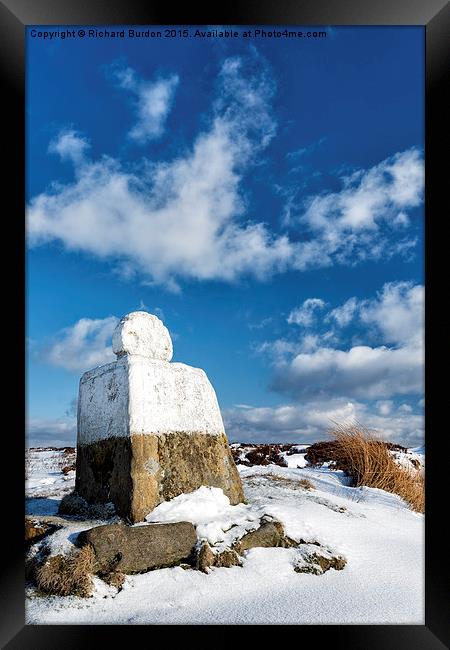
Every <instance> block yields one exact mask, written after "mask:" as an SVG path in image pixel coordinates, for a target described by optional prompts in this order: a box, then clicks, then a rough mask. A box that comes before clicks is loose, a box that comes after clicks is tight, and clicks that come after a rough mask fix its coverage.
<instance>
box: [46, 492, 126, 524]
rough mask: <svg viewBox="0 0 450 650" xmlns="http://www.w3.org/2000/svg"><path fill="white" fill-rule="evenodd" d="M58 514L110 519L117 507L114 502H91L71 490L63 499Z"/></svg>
mask: <svg viewBox="0 0 450 650" xmlns="http://www.w3.org/2000/svg"><path fill="white" fill-rule="evenodd" d="M58 514H60V515H70V516H72V517H74V516H75V517H85V518H86V519H110V518H111V517H113V516H114V514H115V508H114V505H113V504H112V503H93V504H90V503H88V502H87V501H86V499H83V497H82V496H80V495H79V494H77V492H71V493H70V494H66V495H65V496H64V497H63V498H62V499H61V502H60V504H59V507H58Z"/></svg>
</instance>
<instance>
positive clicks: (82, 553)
mask: <svg viewBox="0 0 450 650" xmlns="http://www.w3.org/2000/svg"><path fill="white" fill-rule="evenodd" d="M93 563H94V551H93V549H92V546H89V545H87V546H83V548H81V549H80V550H79V551H74V552H73V553H71V554H70V555H53V556H51V557H49V558H47V559H46V560H45V562H44V563H43V564H42V565H41V566H40V567H39V568H38V569H37V570H36V574H35V575H36V584H37V587H38V589H39V590H40V591H43V592H44V593H46V594H54V595H57V596H82V597H87V596H90V595H91V593H92V575H91V574H92V567H93Z"/></svg>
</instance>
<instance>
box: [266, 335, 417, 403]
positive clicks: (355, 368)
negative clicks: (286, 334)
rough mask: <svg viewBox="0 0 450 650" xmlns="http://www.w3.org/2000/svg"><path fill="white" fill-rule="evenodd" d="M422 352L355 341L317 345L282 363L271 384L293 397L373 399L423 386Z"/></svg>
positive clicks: (412, 390)
mask: <svg viewBox="0 0 450 650" xmlns="http://www.w3.org/2000/svg"><path fill="white" fill-rule="evenodd" d="M422 374H423V354H422V350H421V349H420V348H415V347H412V348H410V347H404V348H397V349H395V348H393V349H392V348H387V347H385V346H380V347H376V348H372V347H369V346H363V345H358V346H355V347H352V348H350V349H349V350H346V351H344V350H336V349H333V348H319V349H317V350H315V351H313V352H311V353H310V354H306V353H301V354H298V355H297V356H296V357H295V358H294V359H293V360H292V361H291V362H290V363H289V364H286V365H281V366H279V368H278V369H277V372H276V374H275V376H274V378H273V382H272V388H273V389H274V390H276V391H278V392H281V393H286V394H288V395H291V396H293V397H295V398H298V399H300V398H303V397H305V396H310V397H311V396H322V397H326V396H351V397H354V398H360V399H376V398H383V397H390V396H391V395H406V394H410V393H420V392H421V391H422V390H423V377H422Z"/></svg>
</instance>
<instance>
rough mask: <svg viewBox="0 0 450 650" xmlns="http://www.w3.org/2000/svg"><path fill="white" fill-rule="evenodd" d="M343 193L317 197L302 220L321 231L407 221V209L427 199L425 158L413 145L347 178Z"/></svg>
mask: <svg viewBox="0 0 450 650" xmlns="http://www.w3.org/2000/svg"><path fill="white" fill-rule="evenodd" d="M343 184H344V188H343V189H342V190H341V191H340V192H329V193H326V194H321V195H319V196H315V197H313V198H312V199H310V200H309V205H308V207H307V210H306V212H305V213H304V215H303V217H302V220H303V221H305V222H306V223H308V224H309V226H310V227H311V228H313V229H314V230H318V231H323V230H325V229H327V230H328V229H329V228H330V227H332V228H333V230H334V231H335V232H342V231H345V230H350V231H358V230H363V229H369V230H372V229H375V228H376V227H377V222H379V221H380V220H383V221H386V220H391V221H392V220H393V219H398V218H399V214H401V217H400V220H401V221H403V220H404V217H405V214H404V211H405V210H406V209H410V208H414V207H417V206H418V205H420V204H421V203H422V201H423V186H424V171H423V160H422V157H421V154H420V152H419V150H418V149H415V148H412V149H408V150H407V151H404V152H402V153H396V154H395V155H394V156H391V157H390V158H386V159H385V160H383V161H382V162H381V163H379V164H378V165H375V166H374V167H372V168H371V169H369V170H358V171H357V172H354V173H353V174H351V175H350V176H347V177H344V178H343Z"/></svg>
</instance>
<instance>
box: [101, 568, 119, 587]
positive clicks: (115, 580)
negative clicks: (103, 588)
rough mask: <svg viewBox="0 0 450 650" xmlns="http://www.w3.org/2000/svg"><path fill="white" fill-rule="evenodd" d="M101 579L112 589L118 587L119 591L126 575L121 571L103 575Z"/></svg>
mask: <svg viewBox="0 0 450 650" xmlns="http://www.w3.org/2000/svg"><path fill="white" fill-rule="evenodd" d="M100 578H101V579H102V580H103V581H104V582H106V584H107V585H109V586H110V587H116V589H118V590H119V591H120V590H121V589H122V585H123V583H124V582H125V575H124V574H123V573H120V571H110V572H109V573H105V574H102V575H101V576H100Z"/></svg>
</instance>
